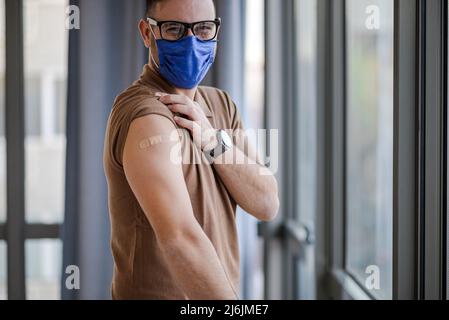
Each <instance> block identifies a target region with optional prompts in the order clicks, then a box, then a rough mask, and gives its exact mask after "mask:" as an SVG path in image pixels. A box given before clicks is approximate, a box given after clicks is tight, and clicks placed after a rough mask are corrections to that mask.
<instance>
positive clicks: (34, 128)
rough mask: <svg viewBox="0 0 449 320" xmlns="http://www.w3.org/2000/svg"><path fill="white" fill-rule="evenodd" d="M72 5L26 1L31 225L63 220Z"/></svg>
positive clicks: (60, 1)
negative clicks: (67, 26)
mask: <svg viewBox="0 0 449 320" xmlns="http://www.w3.org/2000/svg"><path fill="white" fill-rule="evenodd" d="M67 5H68V1H67V0H51V1H39V0H25V1H24V23H25V118H26V141H25V146H26V220H27V222H38V223H60V222H62V220H63V209H64V176H65V143H66V141H65V112H66V101H65V97H66V83H67V46H68V31H67V30H66V29H65V17H66V15H65V9H66V6H67Z"/></svg>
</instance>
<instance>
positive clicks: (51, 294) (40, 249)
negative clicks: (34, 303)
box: [25, 240, 62, 300]
mask: <svg viewBox="0 0 449 320" xmlns="http://www.w3.org/2000/svg"><path fill="white" fill-rule="evenodd" d="M25 253H26V255H25V260H26V289H27V299H29V300H57V299H60V295H61V294H60V291H61V290H60V277H61V263H62V243H61V241H60V240H27V241H26V243H25Z"/></svg>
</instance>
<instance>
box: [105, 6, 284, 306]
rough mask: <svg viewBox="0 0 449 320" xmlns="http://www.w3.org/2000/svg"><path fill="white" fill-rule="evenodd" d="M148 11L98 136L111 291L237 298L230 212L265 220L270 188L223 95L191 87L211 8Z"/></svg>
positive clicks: (207, 41)
mask: <svg viewBox="0 0 449 320" xmlns="http://www.w3.org/2000/svg"><path fill="white" fill-rule="evenodd" d="M148 8H149V11H148V12H147V19H142V20H141V21H140V23H139V30H140V33H141V36H142V39H143V42H144V44H145V46H146V47H147V48H148V49H149V62H148V65H145V67H144V70H143V73H142V75H141V77H140V79H139V80H137V81H136V82H135V83H134V84H133V85H132V86H131V87H129V88H128V89H127V90H126V91H125V92H123V93H122V94H121V95H120V96H119V97H117V99H116V101H115V104H114V107H113V110H112V112H111V115H110V119H109V123H108V128H107V132H106V141H105V152H104V165H105V173H106V176H107V179H108V186H109V209H110V218H111V228H112V241H111V245H112V251H113V256H114V261H115V267H114V276H113V282H112V295H113V298H114V299H198V300H202V299H238V298H239V293H238V289H239V251H238V241H237V228H236V216H235V215H236V205H239V206H240V207H242V208H243V209H244V210H245V211H246V212H248V213H250V214H252V215H253V216H255V217H256V218H258V219H260V220H264V221H268V220H271V219H273V218H274V217H275V216H276V214H277V211H278V206H279V201H278V195H277V183H276V180H275V178H274V177H273V175H272V174H271V173H269V172H267V171H268V169H266V168H264V167H263V166H261V165H260V164H259V163H258V161H257V156H256V154H255V152H254V151H253V149H252V148H250V147H249V144H248V140H247V139H246V136H244V134H243V133H242V132H241V130H239V129H242V121H241V119H240V115H239V113H238V111H237V108H236V106H235V105H234V103H233V102H232V100H231V99H230V97H229V96H228V95H227V94H226V93H224V92H222V91H220V90H218V89H214V88H206V87H199V86H198V84H199V83H200V82H201V80H203V78H204V76H205V75H206V73H207V71H208V70H209V68H210V66H211V65H212V63H213V60H214V57H215V53H216V45H217V38H218V33H219V27H220V23H221V22H220V20H219V19H216V16H215V7H214V4H213V1H212V0H162V1H161V0H159V1H154V0H153V1H148ZM224 129H227V131H226V130H224ZM235 132H238V133H235ZM173 133H175V134H173ZM211 133H212V134H211ZM231 136H233V137H234V140H235V143H233V141H232V139H231ZM226 159H227V160H231V161H226ZM235 159H240V160H242V159H243V160H244V161H238V162H237V161H233V160H235ZM179 160H182V161H179Z"/></svg>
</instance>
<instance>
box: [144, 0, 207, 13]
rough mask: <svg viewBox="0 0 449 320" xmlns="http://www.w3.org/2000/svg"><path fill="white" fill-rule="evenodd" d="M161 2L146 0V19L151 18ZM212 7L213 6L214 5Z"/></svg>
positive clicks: (158, 0) (160, 0)
mask: <svg viewBox="0 0 449 320" xmlns="http://www.w3.org/2000/svg"><path fill="white" fill-rule="evenodd" d="M163 1H164V0H147V13H146V14H147V17H151V16H152V14H154V10H155V9H156V6H157V5H158V4H159V3H161V2H163ZM212 2H213V1H212ZM214 5H215V3H214Z"/></svg>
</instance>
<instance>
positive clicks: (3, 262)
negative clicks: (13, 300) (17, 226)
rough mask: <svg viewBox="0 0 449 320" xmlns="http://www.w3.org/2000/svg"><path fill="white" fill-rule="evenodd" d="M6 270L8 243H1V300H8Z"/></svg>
mask: <svg viewBox="0 0 449 320" xmlns="http://www.w3.org/2000/svg"><path fill="white" fill-rule="evenodd" d="M6 268H7V266H6V242H5V241H0V300H6V298H7V297H8V295H7V288H8V285H7V282H6V281H7V274H6V270H7V269H6Z"/></svg>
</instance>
